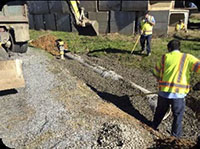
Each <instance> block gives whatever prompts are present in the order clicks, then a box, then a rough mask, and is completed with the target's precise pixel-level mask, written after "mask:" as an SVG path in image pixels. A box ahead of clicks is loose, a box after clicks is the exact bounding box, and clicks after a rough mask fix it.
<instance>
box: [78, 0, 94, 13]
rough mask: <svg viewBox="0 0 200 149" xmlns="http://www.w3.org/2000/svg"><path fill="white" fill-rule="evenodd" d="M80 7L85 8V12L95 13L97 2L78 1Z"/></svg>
mask: <svg viewBox="0 0 200 149" xmlns="http://www.w3.org/2000/svg"><path fill="white" fill-rule="evenodd" d="M80 7H83V8H85V11H86V12H89V11H90V12H96V11H97V0H92V1H80Z"/></svg>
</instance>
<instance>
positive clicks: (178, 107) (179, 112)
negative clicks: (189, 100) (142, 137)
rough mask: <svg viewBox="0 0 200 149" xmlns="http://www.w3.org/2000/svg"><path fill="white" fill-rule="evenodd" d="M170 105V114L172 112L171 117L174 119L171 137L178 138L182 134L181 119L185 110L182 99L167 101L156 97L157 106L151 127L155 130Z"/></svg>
mask: <svg viewBox="0 0 200 149" xmlns="http://www.w3.org/2000/svg"><path fill="white" fill-rule="evenodd" d="M170 105H171V107H172V112H173V117H174V119H173V124H172V131H171V135H172V136H175V137H177V138H179V137H180V136H181V134H182V119H183V113H184V110H185V100H184V98H179V99H167V98H163V97H161V96H158V104H157V108H156V112H155V115H154V119H153V123H152V127H153V128H154V129H157V127H158V126H159V124H160V123H161V121H162V119H163V117H164V116H165V114H166V112H167V110H168V108H169V107H170Z"/></svg>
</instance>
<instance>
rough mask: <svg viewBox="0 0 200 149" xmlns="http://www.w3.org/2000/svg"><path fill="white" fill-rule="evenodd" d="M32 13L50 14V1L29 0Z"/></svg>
mask: <svg viewBox="0 0 200 149" xmlns="http://www.w3.org/2000/svg"><path fill="white" fill-rule="evenodd" d="M27 4H28V9H29V13H30V14H36V15H40V14H48V13H49V8H48V1H27Z"/></svg>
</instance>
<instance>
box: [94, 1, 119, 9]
mask: <svg viewBox="0 0 200 149" xmlns="http://www.w3.org/2000/svg"><path fill="white" fill-rule="evenodd" d="M98 6H99V10H100V11H109V10H113V11H120V10H121V1H120V0H118V1H114V0H111V1H105V0H99V5H98Z"/></svg>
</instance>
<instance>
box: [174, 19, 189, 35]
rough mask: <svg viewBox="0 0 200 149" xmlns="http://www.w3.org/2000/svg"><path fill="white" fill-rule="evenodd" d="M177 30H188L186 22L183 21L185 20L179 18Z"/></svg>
mask: <svg viewBox="0 0 200 149" xmlns="http://www.w3.org/2000/svg"><path fill="white" fill-rule="evenodd" d="M175 31H177V32H178V31H185V32H187V28H186V26H185V24H184V23H183V20H179V22H178V23H177V24H176V27H175Z"/></svg>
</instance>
